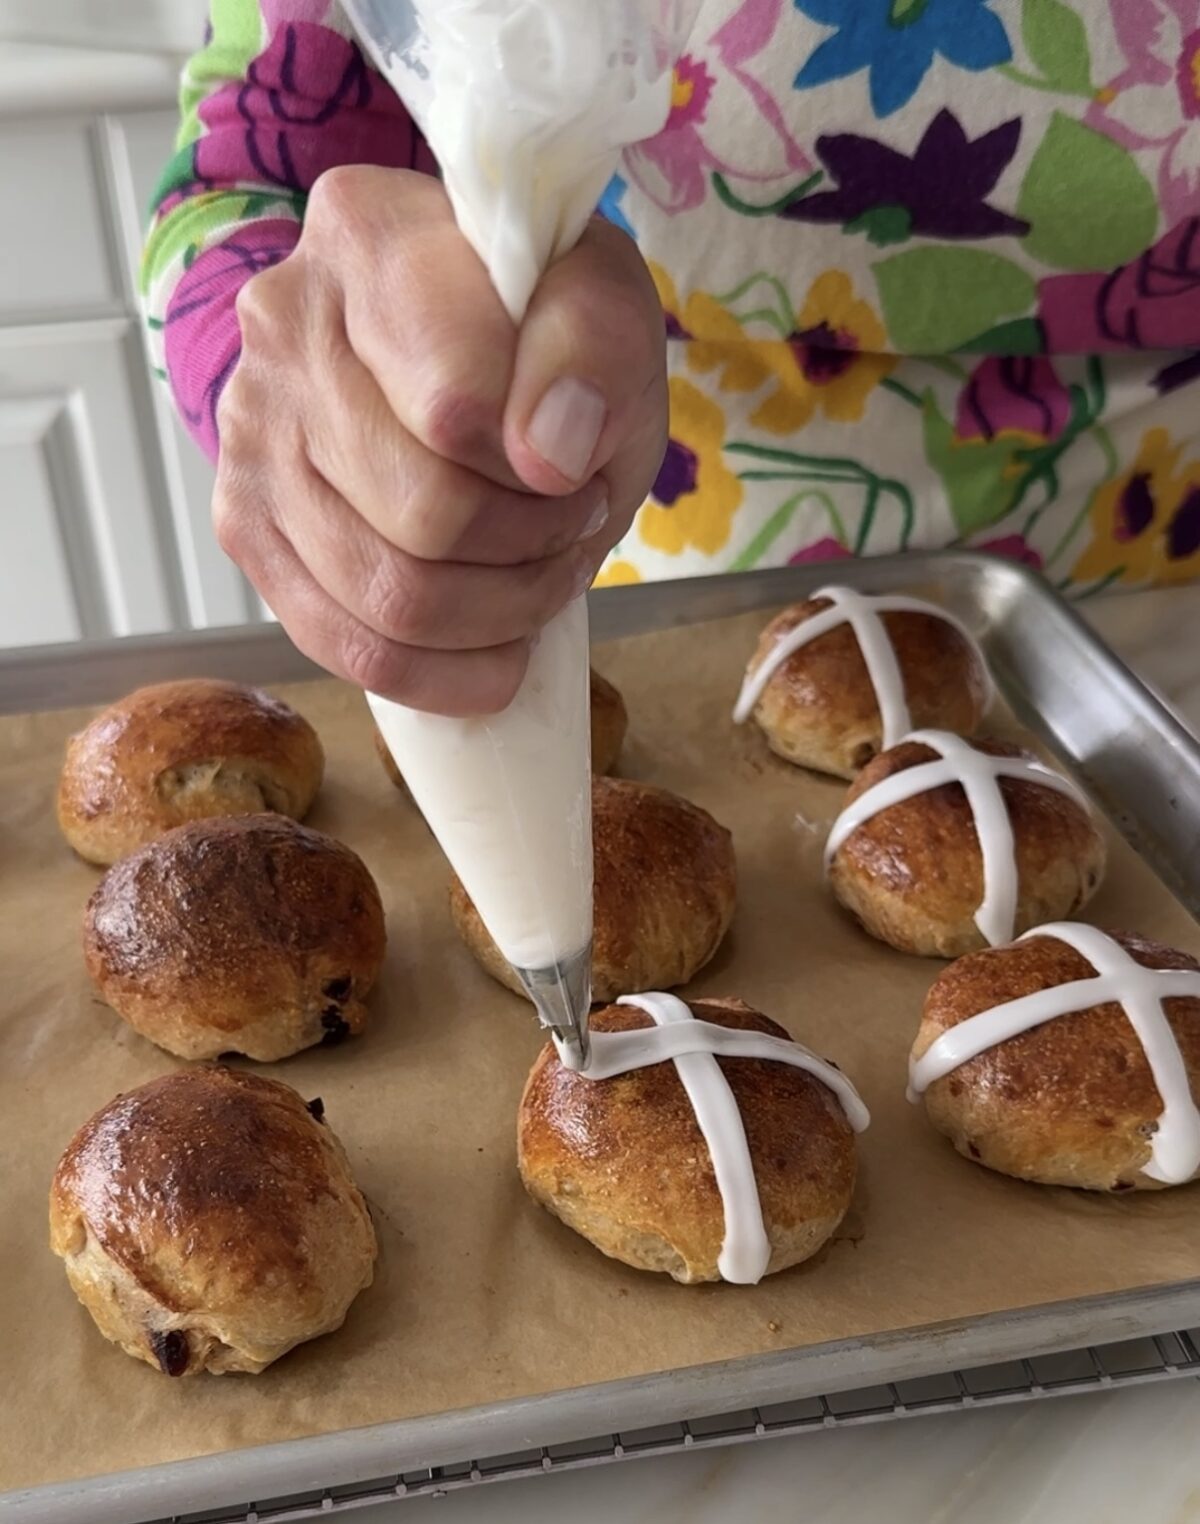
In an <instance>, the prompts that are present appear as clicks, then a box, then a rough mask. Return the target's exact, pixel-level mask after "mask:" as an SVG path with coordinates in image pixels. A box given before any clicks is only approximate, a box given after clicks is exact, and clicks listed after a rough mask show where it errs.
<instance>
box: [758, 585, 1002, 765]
mask: <svg viewBox="0 0 1200 1524" xmlns="http://www.w3.org/2000/svg"><path fill="white" fill-rule="evenodd" d="M829 591H830V593H831V594H833V595H834V596H835V597H846V596H850V597H854V596H855V595H852V594H851V595H847V593H846V591H845V590H844V589H839V588H833V589H830V590H829ZM880 601H881V602H883V603H886V602H887V601H888V600H886V599H884V600H880ZM904 601H905V602H911V601H913V600H904ZM874 602H875V600H872V599H870V598H869V597H866V596H862V597H861V598H860V599H857V600H856V603H855V605H854V606H855V608H865V610H866V611H867V612H866V615H865V617H866V618H867V619H869V620H871V621H872V623H871V626H870V628H871V629H873V630H874V632H875V637H876V638H880V639H881V640H882V642H883V643H884V646H885V647H890V652H891V657H890V659H888V660H886V661H885V663H884V665H883V668H882V669H881V677H882V680H883V681H884V682H885V684H886V686H887V689H888V690H889V692H888V693H885V696H884V697H885V703H886V705H887V707H888V709H889V711H890V712H892V713H894V715H895V721H896V722H895V725H894V727H893V728H894V731H895V733H894V734H890V735H889V734H888V733H887V731H888V727H887V726H886V725H885V723H884V721H885V716H884V712H883V711H884V705H883V704H881V702H880V698H881V695H880V693H879V692H878V691H877V689H876V684H875V682H873V681H872V675H871V672H870V671H869V670H868V666H867V662H866V659H865V657H864V655H863V647H862V645H861V643H860V640H859V636H858V633H857V631H856V630H855V628H854V626H853V625H852V624H851V623H850V622H849V621H848V619H843V620H840V621H839V622H836V623H833V624H832V627H831V628H828V629H825V630H824V631H823V633H821V634H818V635H815V636H814V637H813V638H811V639H809V640H808V641H807V642H806V643H805V644H804V645H801V646H800V647H799V648H798V649H797V650H795V651H793V652H792V653H791V655H789V656H787V657H786V659H785V660H784V661H783V662H782V664H781V665H780V666H779V667H778V669H777V670H775V671H774V672H773V673H772V674H771V676H770V677H769V679H768V680H767V681H766V685H765V687H763V688H762V691H761V693H760V694H759V696H758V697H757V700H756V701H755V702H754V703H753V705H752V706H751V707H750V710H749V713H743V712H742V709H741V708H739V714H738V718H739V719H741V718H749V714H750V713H752V714H753V717H754V720H755V722H756V723H757V725H758V726H759V729H760V730H761V731H762V732H763V734H764V735H765V736H766V738H767V744H768V745H769V746H770V748H771V750H772V751H774V752H776V753H777V754H778V755H779V756H781V757H784V758H786V759H787V761H789V762H795V763H797V764H798V765H799V766H801V767H810V768H813V769H814V770H815V771H817V772H822V773H833V774H834V775H835V776H836V777H839V778H853V777H854V775H855V773H856V772H857V771H858V770H859V768H861V767H863V766H865V764H866V763H867V762H869V761H870V760H871V758H872V757H874V756H875V755H876V754H877V753H878V752H880V751H882V750H883V749H884V748H885V747H886V746H888V745H892V744H894V743H895V742H896V741H898V740H900V738H901V736H902V735H904V734H905V733H906V732H908V731H910V730H916V729H922V728H925V727H933V728H936V729H939V730H950V731H954V732H955V733H957V734H958V735H972V734H973V733H974V732H975V730H976V728H977V726H978V725H979V722H980V721H981V720H982V718H983V716H984V714H985V712H986V711H987V707H988V704H989V703H990V701H991V694H992V686H991V680H990V678H989V676H988V672H987V667H986V665H985V664H984V660H983V657H982V655H981V654H980V652H979V649H978V647H977V646H976V644H975V642H974V641H973V640H972V639H971V638H970V637H969V636H968V635H967V634H966V633H965V632H964V631H963V630H962V629H961V628H960V627H959V626H958V625H957V624H956V623H955V622H953V621H952V620H951V619H950V618H949V617H947V616H946V615H945V614H944V613H943V612H942V611H941V610H940V609H937V608H935V607H934V606H933V605H932V604H930V605H927V606H923V610H924V611H920V610H919V609H910V608H905V609H899V610H894V611H888V610H886V609H882V610H878V611H873V610H872V605H873V603H874ZM834 612H835V611H834V603H833V602H832V601H831V599H830V598H827V597H819V596H818V597H816V598H812V599H810V600H809V601H808V602H806V603H798V604H796V605H794V606H793V607H792V608H789V609H785V610H784V611H783V613H781V614H778V615H777V616H776V617H775V618H774V619H772V621H771V622H770V624H768V625H767V627H766V629H765V630H764V631H763V632H762V635H761V637H760V639H759V642H758V648H757V650H756V651H755V653H754V655H753V657H752V658H751V660H750V664H749V667H748V668H747V674H746V687H745V688H744V689H743V703H745V702H746V701H748V700H749V698H751V697H752V696H753V689H752V684H753V681H754V677H755V674H756V673H757V672H758V670H759V668H760V667H761V666H762V664H763V663H764V662H765V661H767V660H768V658H769V657H770V656H771V654H772V652H773V651H775V649H776V648H777V647H778V645H779V644H780V642H781V641H783V640H785V639H786V638H788V637H789V636H791V635H792V632H793V631H796V632H797V638H798V636H799V632H800V630H801V629H802V628H803V627H804V626H806V625H807V624H809V622H810V621H815V620H817V619H818V618H819V617H820V616H822V615H825V616H826V620H825V622H826V623H828V622H829V621H830V619H831V618H833V617H834ZM860 617H864V616H862V615H860ZM883 654H884V656H885V657H887V651H886V649H885V651H884V653H883ZM896 675H898V677H899V680H900V681H899V685H898V687H897V686H896V684H895V681H894V679H895V676H896ZM892 689H894V690H895V691H894V692H891V691H890V690H892Z"/></svg>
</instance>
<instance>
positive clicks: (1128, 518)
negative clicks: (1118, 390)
mask: <svg viewBox="0 0 1200 1524" xmlns="http://www.w3.org/2000/svg"><path fill="white" fill-rule="evenodd" d="M1182 454H1183V446H1182V445H1175V444H1172V443H1171V436H1170V435H1169V434H1168V433H1167V431H1166V429H1150V430H1148V431H1147V432H1146V434H1145V435H1144V436H1143V437H1142V443H1141V447H1140V449H1139V450H1138V453H1137V459H1136V460H1135V461H1134V462H1133V464H1132V466H1130V468H1129V469H1128V470H1127V471H1125V472H1124V473H1123V474H1122V475H1121V476H1118V477H1117V478H1116V479H1115V480H1114V481H1111V482H1106V483H1105V484H1104V486H1103V487H1101V488H1100V489H1099V491H1098V492H1097V493H1096V495H1095V497H1094V498H1093V500H1092V507H1091V521H1092V542H1091V544H1090V545H1089V546H1088V548H1087V549H1086V550H1085V551H1084V553H1083V555H1082V556H1081V557H1080V558H1079V561H1078V562H1077V564H1076V565H1075V567H1074V569H1073V571H1072V573H1071V578H1072V581H1075V582H1094V581H1096V580H1108V581H1111V582H1118V581H1119V582H1187V581H1190V580H1191V579H1192V578H1194V577H1196V576H1200V460H1189V461H1184V462H1183V463H1182V464H1181V463H1180V456H1181V455H1182Z"/></svg>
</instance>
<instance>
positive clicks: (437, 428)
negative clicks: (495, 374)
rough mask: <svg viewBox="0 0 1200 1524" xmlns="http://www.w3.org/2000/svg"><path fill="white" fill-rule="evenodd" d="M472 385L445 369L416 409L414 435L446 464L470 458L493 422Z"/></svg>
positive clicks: (432, 377) (429, 386) (429, 384)
mask: <svg viewBox="0 0 1200 1524" xmlns="http://www.w3.org/2000/svg"><path fill="white" fill-rule="evenodd" d="M487 413H488V409H487V407H486V405H485V404H484V403H482V402H481V401H480V399H479V398H478V397H477V396H476V395H475V394H474V393H473V392H472V390H471V386H470V383H469V381H468V380H467V379H466V378H465V377H462V376H458V375H455V374H452V373H450V372H449V371H447V370H445V369H443V370H442V371H440V372H438V373H435V374H433V375H432V376H431V377H430V378H429V381H428V382H427V384H426V386H425V387H424V389H423V391H422V393H421V395H420V398H419V399H418V400H417V402H416V403H415V406H414V418H413V432H414V433H415V434H416V436H417V438H418V439H420V441H421V443H422V444H424V445H425V447H426V448H427V449H429V450H432V451H433V453H434V454H435V455H440V456H441V457H442V458H443V459H445V460H456V459H459V458H461V457H464V456H469V455H470V454H471V453H472V452H473V451H474V450H475V448H476V447H477V446H478V445H479V444H480V443H481V442H482V441H483V440H484V439H485V437H486V436H487V434H488V430H489V423H490V419H489V418H488V416H487Z"/></svg>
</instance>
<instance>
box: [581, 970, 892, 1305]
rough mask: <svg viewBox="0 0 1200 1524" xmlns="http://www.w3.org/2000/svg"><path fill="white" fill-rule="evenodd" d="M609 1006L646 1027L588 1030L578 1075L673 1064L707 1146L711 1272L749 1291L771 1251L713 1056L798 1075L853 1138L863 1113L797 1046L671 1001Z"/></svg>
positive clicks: (744, 1145) (734, 1108)
mask: <svg viewBox="0 0 1200 1524" xmlns="http://www.w3.org/2000/svg"><path fill="white" fill-rule="evenodd" d="M617 1004H618V1005H628V1006H632V1007H633V1008H634V1009H636V1010H639V1011H644V1012H645V1013H646V1015H647V1016H649V1017H650V1019H651V1020H652V1021H653V1022H654V1025H653V1026H652V1027H643V1028H641V1029H640V1030H638V1031H634V1032H593V1033H592V1051H591V1057H590V1060H589V1062H588V1065H587V1068H586V1069H584V1070H583V1075H584V1077H585V1078H586V1079H589V1080H606V1079H613V1078H614V1077H615V1076H616V1075H618V1074H629V1073H631V1072H632V1071H633V1070H635V1069H646V1068H649V1066H650V1065H651V1064H662V1063H666V1062H668V1061H670V1062H673V1063H674V1065H675V1068H676V1070H677V1071H678V1073H679V1078H680V1081H681V1083H682V1085H683V1088H684V1089H685V1090H686V1091H687V1095H688V1099H689V1100H690V1101H691V1103H692V1109H693V1110H694V1111H695V1113H696V1121H697V1123H698V1125H699V1127H700V1131H701V1133H702V1134H703V1136H704V1141H705V1143H706V1144H707V1145H708V1152H709V1157H710V1158H711V1160H712V1167H713V1174H714V1176H715V1177H716V1181H717V1189H718V1191H719V1192H720V1193H721V1204H722V1207H723V1209H724V1213H725V1240H724V1242H723V1244H722V1245H721V1253H720V1257H719V1258H718V1260H717V1268H718V1270H720V1272H721V1276H722V1279H724V1280H727V1281H731V1282H735V1283H736V1284H738V1285H754V1284H755V1283H756V1282H758V1281H760V1280H761V1279H762V1278H763V1276H764V1275H765V1274H766V1271H767V1265H768V1263H769V1262H770V1258H771V1245H770V1243H769V1241H768V1239H767V1230H766V1227H765V1226H764V1224H763V1215H762V1203H761V1202H760V1200H759V1195H758V1183H757V1181H756V1180H755V1178H754V1161H753V1160H752V1159H751V1157H750V1145H749V1144H748V1142H747V1141H746V1129H745V1127H744V1125H743V1123H742V1114H741V1112H740V1111H739V1109H738V1104H737V1100H736V1099H735V1097H734V1094H733V1091H732V1090H731V1089H730V1087H729V1081H728V1080H727V1079H726V1078H725V1076H724V1074H722V1073H721V1066H720V1064H718V1063H717V1055H721V1056H723V1057H725V1058H760V1059H766V1060H768V1061H769V1062H771V1063H778V1064H790V1065H791V1066H792V1067H793V1068H794V1069H803V1070H804V1071H805V1072H806V1073H807V1074H811V1075H813V1077H814V1078H816V1079H818V1080H820V1081H821V1083H822V1084H823V1085H826V1086H828V1088H829V1089H830V1090H832V1091H833V1093H834V1095H835V1096H836V1097H837V1099H838V1101H839V1103H840V1104H841V1107H842V1110H843V1111H844V1112H845V1113H846V1119H847V1121H848V1122H849V1123H850V1125H851V1127H852V1128H853V1129H854V1131H855V1132H863V1131H865V1129H866V1128H867V1126H868V1125H869V1123H870V1120H871V1118H870V1115H869V1113H868V1112H867V1108H866V1107H865V1106H864V1105H863V1103H862V1100H861V1099H860V1097H859V1094H858V1092H857V1090H855V1088H854V1086H853V1085H852V1084H851V1083H850V1081H849V1080H848V1079H847V1078H846V1076H845V1075H844V1074H843V1073H842V1072H841V1070H840V1069H835V1068H834V1066H833V1065H832V1064H830V1063H826V1062H825V1060H824V1059H821V1058H818V1057H817V1056H816V1054H815V1053H810V1052H809V1050H808V1049H807V1048H805V1047H802V1046H801V1045H800V1044H799V1043H798V1042H791V1041H790V1040H788V1039H785V1038H782V1037H772V1036H771V1035H770V1034H769V1033H767V1032H746V1031H740V1030H738V1029H736V1028H733V1027H723V1026H719V1025H718V1024H717V1023H716V1022H711V1021H697V1020H696V1018H695V1016H693V1014H692V1012H691V1008H690V1007H689V1006H688V1005H687V1004H686V1002H684V1001H682V1000H680V999H678V997H677V996H675V995H663V994H649V995H627V996H625V997H623V998H622V999H621V1000H619V1001H618V1002H617ZM560 1056H561V1054H560Z"/></svg>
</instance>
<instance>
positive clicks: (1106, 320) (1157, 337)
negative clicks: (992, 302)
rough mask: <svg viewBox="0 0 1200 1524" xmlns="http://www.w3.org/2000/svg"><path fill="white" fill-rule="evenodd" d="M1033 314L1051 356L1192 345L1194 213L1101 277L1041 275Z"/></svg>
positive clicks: (1198, 343) (1198, 265) (1198, 317)
mask: <svg viewBox="0 0 1200 1524" xmlns="http://www.w3.org/2000/svg"><path fill="white" fill-rule="evenodd" d="M1038 312H1039V316H1040V318H1041V321H1042V328H1043V329H1044V331H1045V336H1046V347H1047V349H1049V350H1051V351H1053V352H1054V353H1056V354H1092V353H1095V352H1096V351H1098V350H1112V349H1163V350H1179V349H1200V217H1189V218H1188V220H1187V221H1186V222H1181V223H1180V224H1179V226H1178V227H1174V228H1172V229H1171V231H1170V232H1169V233H1167V234H1165V235H1164V236H1163V237H1162V238H1160V239H1159V240H1158V242H1157V243H1156V244H1155V245H1154V247H1153V248H1150V249H1147V250H1146V252H1145V253H1144V254H1139V255H1138V257H1137V258H1136V259H1133V260H1130V262H1129V263H1128V264H1127V265H1121V266H1119V267H1118V268H1117V269H1116V270H1113V271H1111V272H1110V273H1109V274H1107V275H1050V276H1047V278H1046V279H1045V280H1043V281H1042V282H1041V283H1040V284H1039V286H1038ZM1185 379H1189V378H1188V377H1186V376H1185Z"/></svg>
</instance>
